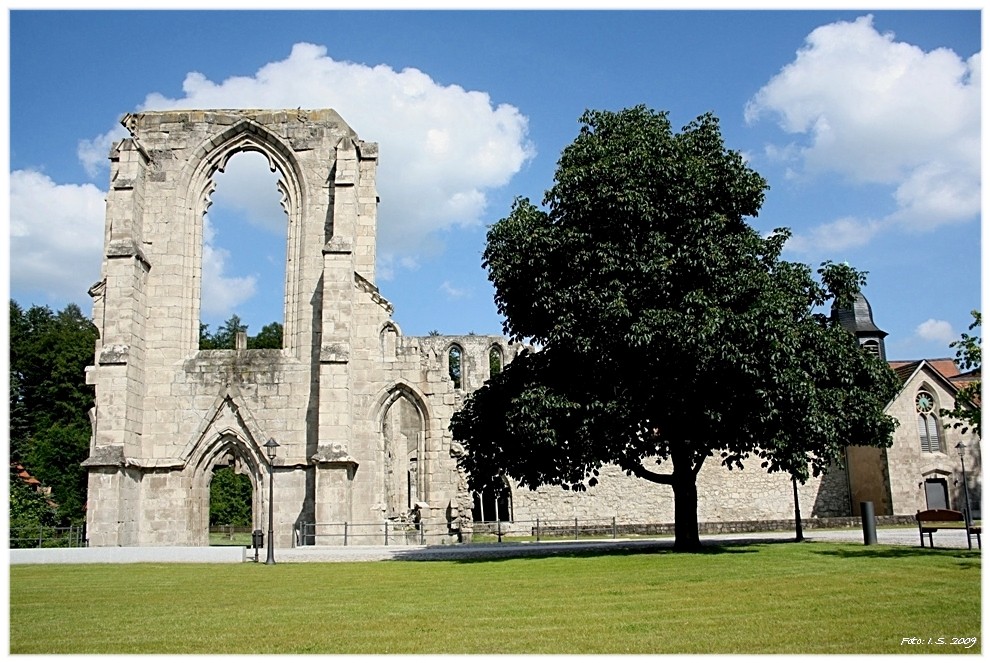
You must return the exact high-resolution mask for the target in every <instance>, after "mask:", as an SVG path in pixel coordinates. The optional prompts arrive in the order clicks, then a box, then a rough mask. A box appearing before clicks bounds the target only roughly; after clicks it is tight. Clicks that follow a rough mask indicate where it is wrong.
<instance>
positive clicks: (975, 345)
mask: <svg viewBox="0 0 990 663" xmlns="http://www.w3.org/2000/svg"><path fill="white" fill-rule="evenodd" d="M971 315H972V316H973V322H972V323H971V324H970V325H969V330H970V331H973V330H974V329H976V328H978V327H980V326H981V325H982V324H983V316H982V314H981V313H980V312H979V311H975V310H974V311H971ZM981 344H982V339H981V338H980V336H978V335H976V334H967V333H966V332H963V333H962V334H961V335H960V337H959V340H958V341H953V342H952V343H950V344H949V347H950V348H955V349H956V363H957V364H958V365H959V367H960V368H961V369H963V370H964V371H968V372H969V373H970V374H971V375H973V376H974V379H973V380H972V381H970V382H967V383H966V384H964V385H963V386H962V387H960V389H959V391H957V392H956V397H955V403H954V404H953V408H952V409H951V410H948V409H945V408H943V409H942V410H941V412H940V414H941V415H942V416H943V417H951V418H953V419H955V420H956V421H954V422H953V423H952V424H949V425H951V426H952V427H953V428H960V429H962V431H961V432H963V433H966V432H968V431H969V430H970V429H971V428H972V429H973V432H975V433H976V435H977V436H978V437H983V433H982V428H981V426H980V424H981V422H982V419H983V417H982V408H981V399H980V393H981V387H982V383H983V381H982V379H981V378H980V371H981V369H982V366H983V352H982V350H981V349H980V348H981Z"/></svg>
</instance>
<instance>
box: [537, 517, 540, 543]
mask: <svg viewBox="0 0 990 663" xmlns="http://www.w3.org/2000/svg"><path fill="white" fill-rule="evenodd" d="M536 542H537V543H539V542H540V517H539V516H537V517H536Z"/></svg>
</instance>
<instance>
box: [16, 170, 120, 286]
mask: <svg viewBox="0 0 990 663" xmlns="http://www.w3.org/2000/svg"><path fill="white" fill-rule="evenodd" d="M105 197H106V193H105V192H103V191H100V190H99V189H98V188H97V187H95V186H93V185H92V184H56V183H55V182H53V181H52V180H51V178H49V177H48V176H47V175H44V174H43V173H39V172H37V171H33V170H15V171H13V172H12V173H11V174H10V287H11V291H17V292H41V293H44V294H46V295H47V296H49V297H52V298H54V299H59V300H63V301H66V300H67V301H72V302H76V303H79V304H85V302H86V301H87V299H88V298H87V296H86V291H87V289H88V288H89V287H90V286H91V285H93V284H94V283H95V282H96V281H98V280H99V278H100V260H101V257H102V253H103V225H104V223H103V219H104V213H105V210H106V203H105Z"/></svg>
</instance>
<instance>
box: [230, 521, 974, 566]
mask: <svg viewBox="0 0 990 663" xmlns="http://www.w3.org/2000/svg"><path fill="white" fill-rule="evenodd" d="M934 537H935V545H936V546H937V547H939V548H966V534H965V532H963V531H961V530H943V531H939V532H936V533H935V535H934ZM925 538H926V540H927V537H925ZM805 539H806V540H808V541H848V542H851V543H860V544H862V543H863V542H864V538H863V530H862V529H858V528H857V529H841V530H819V529H812V530H806V531H805ZM793 540H794V532H791V531H787V532H747V533H738V534H714V535H702V537H701V542H702V545H719V544H724V543H765V542H772V541H793ZM877 543H878V544H880V545H895V546H914V547H916V548H918V547H920V545H921V542H920V539H919V537H918V530H917V529H915V528H913V527H897V528H884V529H878V530H877ZM673 545H674V539H673V537H659V538H655V539H640V538H637V539H605V540H585V541H559V542H557V541H555V542H547V541H542V542H539V543H536V542H531V543H479V544H464V545H448V546H307V547H303V548H292V549H282V550H276V551H275V561H276V563H279V562H285V563H292V562H372V561H382V560H408V561H435V560H454V559H498V558H505V557H523V556H526V555H560V554H567V553H568V552H573V551H591V550H609V551H617V550H629V551H640V552H649V551H651V550H663V549H667V548H671V547H672V546H673ZM974 549H975V542H974ZM249 552H251V551H249ZM263 556H264V555H262V557H263ZM251 559H253V556H252V557H251Z"/></svg>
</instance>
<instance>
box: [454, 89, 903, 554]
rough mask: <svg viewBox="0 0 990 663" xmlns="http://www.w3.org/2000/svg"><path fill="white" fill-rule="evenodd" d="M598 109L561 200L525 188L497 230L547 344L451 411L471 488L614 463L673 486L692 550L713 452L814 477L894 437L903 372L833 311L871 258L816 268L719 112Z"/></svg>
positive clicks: (559, 191)
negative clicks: (768, 214)
mask: <svg viewBox="0 0 990 663" xmlns="http://www.w3.org/2000/svg"><path fill="white" fill-rule="evenodd" d="M581 121H582V123H583V126H582V128H581V130H580V133H579V135H578V137H577V138H576V139H575V141H574V142H573V143H572V144H571V145H570V146H568V147H567V148H565V150H564V151H563V153H562V155H561V157H560V160H559V162H558V167H557V171H556V176H555V182H554V185H553V187H552V188H551V189H550V190H549V191H548V192H547V193H546V196H545V198H544V200H543V208H538V207H537V206H535V205H533V204H532V203H530V201H529V200H526V199H519V200H517V201H516V202H515V204H514V206H513V208H512V210H511V212H510V214H509V216H507V217H506V218H504V219H502V220H500V221H499V222H498V223H496V224H495V225H494V226H492V227H491V229H490V230H489V233H488V244H487V247H486V249H485V253H484V266H485V267H486V268H487V270H488V273H489V278H490V280H491V281H492V283H493V284H494V286H495V291H496V295H495V298H496V303H497V306H498V310H499V312H500V313H501V314H502V315H503V316H504V318H505V322H504V331H505V333H506V334H507V335H508V336H509V337H510V339H511V340H513V341H516V342H530V343H534V344H536V345H538V346H541V348H540V350H539V351H538V352H532V353H529V354H523V355H522V356H520V357H518V358H516V359H515V360H514V361H513V362H512V363H510V364H508V365H507V366H506V367H505V369H504V370H503V371H502V372H501V373H499V374H498V375H496V376H494V377H493V378H492V379H491V380H489V382H488V383H487V384H486V385H485V386H483V387H482V388H481V389H479V390H478V391H476V392H474V393H473V394H472V395H471V396H470V397H469V398H468V399H467V401H466V403H465V405H464V407H463V409H462V410H460V411H459V412H458V413H456V414H455V416H454V418H453V420H452V422H451V431H452V432H453V436H454V438H455V439H457V440H459V441H461V442H463V443H464V446H465V449H466V451H467V453H466V455H465V456H464V457H463V458H462V460H461V464H462V466H463V468H464V469H465V470H466V471H467V472H468V473H469V477H470V482H471V485H472V487H473V488H474V489H475V490H483V489H485V488H486V487H495V486H498V485H499V482H500V481H501V477H502V476H509V477H511V478H512V479H513V480H515V481H517V482H518V483H519V484H520V485H522V486H526V487H529V488H536V487H538V486H541V485H545V484H550V485H562V486H564V487H565V488H571V489H575V490H583V489H585V488H586V487H587V486H592V485H594V484H595V483H596V481H597V478H596V477H597V474H598V470H599V468H600V467H601V466H602V465H603V464H606V463H614V464H617V465H618V466H620V467H621V468H623V469H624V470H625V471H626V472H627V473H628V474H632V475H635V476H638V477H641V478H643V479H645V480H648V481H652V482H656V483H660V484H666V485H669V486H671V488H672V490H673V494H674V511H675V548H676V549H678V550H694V549H696V548H697V547H698V546H699V545H700V541H699V536H698V516H697V503H698V493H697V482H696V477H697V475H698V472H699V471H700V469H701V467H702V465H703V464H704V463H705V462H706V461H708V459H709V458H714V460H713V461H712V462H718V463H721V464H723V465H726V466H728V467H729V468H742V467H743V464H744V463H746V462H747V461H749V460H750V459H751V458H753V457H755V459H754V460H755V462H758V463H760V465H761V466H762V467H763V468H765V469H766V470H767V471H771V472H774V471H780V472H787V473H790V474H792V475H794V476H795V477H796V478H797V479H798V480H800V481H802V482H803V481H805V480H807V478H808V477H809V476H810V475H812V474H813V475H816V476H817V475H819V474H821V473H822V472H824V471H825V470H826V469H828V468H829V467H831V466H832V465H834V464H838V463H841V462H842V460H843V450H844V448H845V446H846V445H848V444H850V443H855V444H860V445H872V446H888V445H889V444H890V440H891V435H892V432H893V429H894V425H895V422H894V420H893V419H892V418H890V417H888V416H886V415H884V414H883V408H884V406H885V405H886V404H887V402H888V401H889V400H890V399H891V398H892V397H893V395H894V394H895V392H896V389H897V384H896V380H895V378H894V376H893V374H892V373H891V371H890V370H889V368H888V367H887V366H886V364H885V363H884V362H882V361H880V360H879V359H878V358H876V357H875V356H873V355H871V354H870V353H865V352H862V351H860V349H859V346H858V344H857V342H856V340H855V338H853V336H852V335H851V334H849V333H848V332H846V331H845V330H843V329H842V328H841V327H839V326H837V325H836V324H835V323H833V322H832V321H831V320H830V316H828V315H826V314H825V313H824V312H823V311H825V310H826V307H827V306H828V304H829V303H831V302H834V301H838V303H839V304H840V305H850V304H851V302H852V298H853V296H854V295H855V293H856V292H857V291H858V290H859V288H860V287H861V286H862V285H863V283H864V275H863V274H861V273H859V272H857V271H856V270H855V269H853V268H852V267H849V266H847V265H836V264H832V263H826V264H824V265H823V266H822V268H821V269H820V270H819V274H818V278H815V275H814V274H813V273H812V270H811V268H809V267H808V266H807V265H804V264H800V263H792V262H786V261H782V260H781V259H780V253H781V250H782V248H783V246H784V243H785V242H786V240H787V238H788V237H789V232H788V231H787V230H784V229H779V230H777V231H775V232H774V233H772V234H771V235H769V236H766V237H764V236H762V235H761V234H760V233H759V232H757V231H756V230H755V229H754V228H752V227H751V226H750V225H748V224H747V223H746V220H745V217H752V216H756V214H757V212H758V211H759V209H760V206H761V205H762V203H763V198H764V192H765V190H766V189H767V183H766V181H765V180H764V179H763V178H762V177H761V176H760V175H759V174H757V173H756V172H755V171H753V170H752V169H750V168H749V167H748V166H747V165H746V163H745V162H744V160H743V158H742V157H741V156H740V155H739V154H738V153H737V152H734V151H731V150H727V149H726V148H725V146H724V144H723V140H722V137H721V133H720V131H719V126H718V120H717V119H716V118H715V117H714V116H712V115H704V116H702V117H700V118H698V119H697V120H695V121H694V122H692V123H690V124H689V125H688V126H687V127H685V128H684V129H683V130H682V132H681V133H675V132H673V131H672V129H671V125H670V122H669V120H668V118H667V115H666V114H665V113H658V112H655V111H652V110H649V109H647V108H645V107H642V106H640V107H636V108H632V109H627V110H623V111H621V112H605V111H588V112H586V113H585V114H584V115H583V116H582V118H581ZM666 460H669V461H670V463H669V465H668V466H665V467H669V470H664V469H662V468H661V467H660V466H659V465H658V464H657V461H666Z"/></svg>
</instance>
